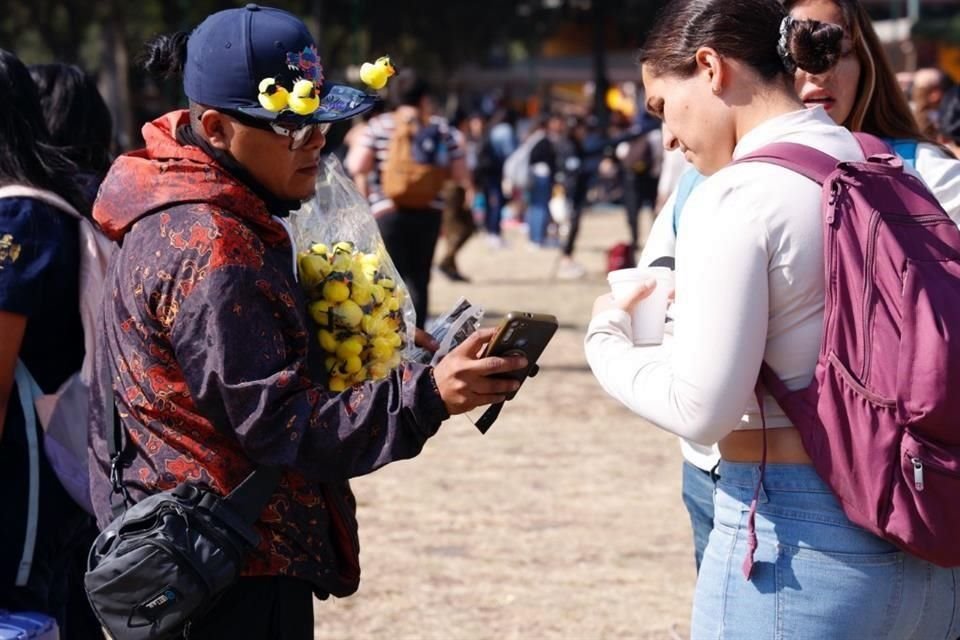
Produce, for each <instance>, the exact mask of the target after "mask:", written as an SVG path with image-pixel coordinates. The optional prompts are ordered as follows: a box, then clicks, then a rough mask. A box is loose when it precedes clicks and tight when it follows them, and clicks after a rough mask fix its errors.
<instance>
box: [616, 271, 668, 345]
mask: <svg viewBox="0 0 960 640" xmlns="http://www.w3.org/2000/svg"><path fill="white" fill-rule="evenodd" d="M650 278H654V279H656V281H657V286H656V288H654V290H653V291H652V292H651V293H650V295H649V296H648V297H646V298H644V299H643V300H641V301H640V302H638V303H637V304H636V306H634V308H633V313H632V314H631V315H630V323H631V325H632V327H633V344H636V345H650V344H660V343H661V342H663V330H664V327H665V326H666V319H667V302H668V301H667V298H668V297H669V295H670V292H671V291H672V290H673V270H671V269H669V268H668V267H637V268H634V269H618V270H616V271H611V272H610V273H609V274H607V282H609V283H610V289H611V290H612V291H613V297H614V299H616V300H628V299H629V298H630V297H631V296H632V295H633V293H634V292H635V291H636V290H637V287H638V286H640V284H641V283H642V282H643V281H645V280H648V279H650Z"/></svg>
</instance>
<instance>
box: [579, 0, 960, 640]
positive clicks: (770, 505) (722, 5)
mask: <svg viewBox="0 0 960 640" xmlns="http://www.w3.org/2000/svg"><path fill="white" fill-rule="evenodd" d="M781 33H782V34H783V35H782V40H781ZM778 43H779V45H778ZM848 46H849V42H848V41H845V38H844V33H843V29H842V28H841V27H840V26H838V25H836V24H824V23H820V22H816V21H812V20H803V19H798V20H795V21H793V20H791V19H790V17H789V16H788V15H787V13H786V11H785V9H784V7H783V5H782V4H781V3H780V2H779V1H778V0H738V1H737V2H735V3H731V2H727V1H726V0H674V1H672V2H670V3H669V4H668V5H667V7H666V8H665V9H664V10H663V12H662V13H661V15H660V17H659V18H658V20H657V22H656V24H655V26H654V27H653V29H652V31H651V34H650V36H649V38H648V40H647V42H646V45H645V48H644V50H643V52H642V53H641V56H640V61H641V63H642V74H643V79H644V86H645V88H646V91H647V104H646V106H647V108H648V109H649V110H650V111H651V113H653V114H654V115H657V116H659V117H661V118H662V119H663V120H664V122H665V124H666V125H667V126H668V128H669V131H670V134H669V136H668V137H666V138H665V146H666V147H667V148H676V147H679V148H682V149H684V151H685V154H686V156H687V158H688V159H690V160H691V162H692V163H693V164H694V166H695V167H696V168H697V169H698V170H699V171H700V172H701V173H704V174H706V175H709V176H710V178H709V179H708V180H706V181H705V182H704V183H703V184H702V185H700V186H699V187H698V188H697V190H696V191H694V192H693V194H692V195H691V197H690V200H689V201H688V203H687V206H686V208H685V210H684V218H683V220H682V223H681V228H680V236H679V237H680V242H679V244H678V249H679V252H678V255H677V273H676V276H677V299H676V303H675V305H674V307H675V310H674V324H675V329H674V332H673V337H672V339H670V340H668V341H667V342H665V343H664V344H662V345H658V346H646V347H635V346H634V345H633V341H632V337H631V320H630V315H629V314H628V313H627V311H626V310H628V309H630V307H631V305H630V304H629V303H625V304H622V305H618V304H617V303H615V302H614V301H613V300H612V297H611V296H610V295H606V296H602V297H600V298H598V300H597V302H596V304H595V307H594V316H593V319H592V321H591V324H590V327H589V329H588V332H587V337H586V352H587V358H588V361H589V363H590V366H591V369H592V370H593V372H594V375H595V376H596V377H597V379H598V381H599V382H600V383H601V385H602V386H603V387H604V389H605V390H606V391H607V392H608V393H610V394H611V395H612V396H613V397H615V398H617V399H618V400H620V401H621V402H622V403H623V404H625V405H626V406H627V407H628V408H630V409H631V410H633V411H634V412H636V413H637V414H638V415H640V416H641V417H643V418H645V419H646V420H649V421H651V422H652V423H654V424H655V425H657V426H659V427H660V428H662V429H665V430H667V431H670V432H672V433H674V434H677V435H680V436H683V437H685V438H688V439H691V440H693V441H695V442H698V443H700V444H704V445H709V444H711V443H713V442H719V443H720V451H721V454H722V460H721V462H720V469H719V472H720V473H719V481H718V484H717V487H716V491H715V494H714V495H715V497H714V507H715V514H714V520H715V523H714V525H713V530H712V532H711V533H710V538H709V542H708V544H707V547H706V551H705V554H704V557H703V564H702V565H701V568H700V573H699V577H698V580H697V588H696V594H695V597H694V607H693V616H692V630H691V637H692V638H693V639H694V640H700V639H701V638H738V639H741V638H742V639H748V638H758V639H759V638H769V637H773V636H776V635H778V634H784V633H789V634H791V635H792V636H794V637H797V638H810V639H813V638H848V637H850V638H853V637H870V638H890V639H891V640H892V639H896V640H906V639H911V638H915V639H917V640H919V639H927V638H955V637H956V636H957V635H958V634H960V618H958V617H957V616H956V611H957V610H958V608H960V592H958V591H957V590H956V588H955V586H956V584H957V581H958V580H960V570H957V569H945V568H942V567H939V566H936V565H933V564H932V563H930V562H926V561H923V560H920V559H919V558H918V557H916V556H914V555H912V554H909V553H906V552H904V551H902V550H900V549H898V548H897V547H895V546H894V545H892V544H891V543H890V542H888V541H887V540H884V539H881V538H879V537H877V536H875V535H874V534H872V533H870V532H868V531H867V530H866V529H863V528H861V527H859V526H857V525H855V524H853V522H851V521H850V519H849V518H848V517H847V516H846V515H845V513H844V511H843V509H842V507H841V505H840V503H839V502H838V500H837V498H836V497H835V496H834V493H833V490H832V488H831V486H830V485H828V484H827V483H826V482H825V479H824V478H821V477H820V476H819V475H818V474H817V472H816V471H815V469H814V467H813V466H812V465H811V459H810V457H809V456H808V454H807V452H806V450H805V449H804V447H803V444H802V442H801V438H800V434H799V432H798V431H797V429H796V427H795V426H794V425H793V424H792V422H791V421H790V419H789V418H788V417H787V416H786V414H785V413H784V412H783V410H782V409H781V408H780V407H779V406H778V405H777V403H775V402H770V401H769V400H770V398H769V394H768V393H767V392H763V393H758V394H757V398H759V402H762V403H763V404H762V405H761V404H758V403H757V401H755V400H753V399H752V398H753V396H754V391H755V389H756V383H757V379H758V376H759V373H760V367H761V362H766V363H768V364H769V365H770V367H771V368H772V369H773V370H774V371H776V372H778V375H779V376H781V378H782V379H783V380H784V381H785V383H786V385H787V386H788V388H790V389H800V388H805V387H806V386H807V385H808V384H809V383H810V381H811V379H812V377H813V373H814V367H815V365H816V362H817V359H818V355H819V351H820V343H821V334H822V330H823V321H824V305H825V302H824V301H825V296H826V293H825V291H826V290H825V276H824V267H823V265H824V246H823V244H824V239H823V229H822V225H823V221H822V217H823V212H822V211H821V203H822V191H821V188H820V186H819V185H818V184H816V183H815V182H814V181H811V180H809V179H808V178H806V177H804V176H803V175H801V174H799V173H796V172H794V171H792V170H788V169H786V168H784V167H781V166H778V165H775V164H771V163H767V162H743V163H734V164H731V160H738V159H741V158H744V157H746V156H748V155H749V154H751V153H753V152H757V151H760V150H761V149H763V148H765V147H768V145H771V144H774V143H779V142H792V143H795V144H802V145H805V146H809V147H812V148H814V149H817V150H820V151H821V152H823V153H826V154H828V155H830V156H832V157H834V158H836V159H837V160H838V161H855V162H860V161H863V160H864V153H863V151H862V150H861V148H860V145H859V144H858V142H857V141H856V140H855V139H854V137H853V136H852V135H851V133H850V132H849V131H847V130H845V129H844V128H842V127H838V126H836V124H835V123H834V121H833V120H832V119H831V117H830V116H829V115H828V114H827V113H826V112H825V110H824V109H823V107H822V106H818V107H815V108H812V109H807V108H804V104H803V102H801V101H800V99H798V97H797V94H796V92H795V91H794V90H793V88H792V87H791V86H790V80H791V75H792V72H793V70H794V67H797V68H800V69H804V70H807V71H809V72H811V73H823V72H824V71H825V70H827V69H829V68H831V67H832V65H833V64H834V63H836V61H837V60H838V59H843V57H844V54H845V50H844V48H845V47H848ZM798 248H799V249H801V250H798ZM649 291H650V287H649V286H648V287H646V288H645V289H642V290H641V291H639V292H638V293H639V294H641V295H642V294H643V293H645V292H646V293H649ZM708 355H709V358H708V359H707V360H704V358H705V357H706V356H708ZM761 424H765V426H766V428H765V429H761ZM761 460H763V461H764V462H761ZM758 465H765V471H764V472H763V474H764V475H763V476H762V477H763V480H762V484H759V483H760V475H759V472H758V469H757V467H758ZM758 491H759V492H760V494H759V495H758V494H757V493H756V492H758ZM751 504H753V505H754V507H755V508H756V511H755V512H754V511H753V510H752V509H751ZM754 513H755V515H756V520H755V523H756V527H755V529H754V528H753V526H752V524H753V522H754V520H753V517H752V515H753V514H754ZM748 514H751V517H748ZM754 549H755V550H756V563H755V564H754V563H753V558H754V554H753V550H754ZM741 567H742V569H743V571H742V572H741V570H740V569H741ZM745 578H746V579H745Z"/></svg>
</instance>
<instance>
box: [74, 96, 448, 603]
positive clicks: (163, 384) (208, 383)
mask: <svg viewBox="0 0 960 640" xmlns="http://www.w3.org/2000/svg"><path fill="white" fill-rule="evenodd" d="M187 122H188V115H187V112H185V111H178V112H174V113H170V114H167V115H166V116H164V117H163V118H160V119H158V120H156V121H154V122H152V123H150V124H148V125H146V126H145V127H144V129H143V133H144V139H145V140H146V149H143V150H140V151H136V152H133V153H129V154H126V155H124V156H122V157H121V158H119V159H118V160H117V161H116V163H115V164H114V165H113V167H112V168H111V170H110V173H109V174H108V175H107V177H106V179H105V181H104V182H103V185H102V187H101V190H100V194H99V198H98V200H97V203H96V206H95V209H94V216H95V218H96V219H97V221H98V222H99V223H100V225H101V226H102V227H103V229H104V230H105V231H106V232H107V233H108V235H110V236H111V237H112V238H114V239H116V240H118V241H120V242H122V248H121V250H120V252H119V255H118V257H117V259H116V261H115V263H114V264H113V267H112V269H111V273H110V276H109V280H108V283H107V294H106V296H105V299H104V319H103V328H104V332H103V334H102V335H101V338H102V339H103V340H104V343H103V344H104V346H105V347H106V351H103V353H109V371H110V373H111V376H112V378H113V380H114V391H115V397H116V402H117V407H118V410H119V412H120V415H121V419H122V422H123V425H124V427H126V433H127V438H128V440H129V442H130V444H129V445H128V446H129V447H131V448H132V463H131V464H130V466H128V467H126V468H125V469H124V471H123V480H124V484H125V485H126V487H127V488H128V489H129V490H130V492H131V494H132V497H133V499H134V500H137V499H142V498H143V497H144V496H145V495H148V494H151V493H155V492H157V491H161V490H165V489H170V488H172V487H174V486H176V485H177V484H178V483H180V482H184V481H190V482H195V483H200V484H203V485H205V486H208V487H210V488H211V489H213V490H215V491H217V492H218V493H221V494H226V493H228V492H229V491H230V490H231V489H232V488H233V487H234V486H235V485H237V484H238V483H239V482H240V481H241V480H243V478H245V477H246V476H247V475H248V474H249V473H250V472H251V470H252V469H253V468H254V466H255V465H257V464H266V465H281V466H283V467H284V468H285V473H284V475H283V479H282V481H281V483H280V486H279V487H278V489H277V491H276V492H275V494H274V496H273V499H272V501H271V503H270V504H269V506H268V507H267V508H266V509H265V510H264V512H263V514H262V515H261V518H260V521H259V523H258V528H259V531H260V534H261V538H262V540H261V544H260V546H259V547H258V548H257V549H256V551H255V552H254V553H252V554H251V557H249V559H248V563H247V566H246V570H245V574H246V575H289V576H295V577H298V578H303V579H305V580H309V581H311V582H312V583H313V584H314V585H315V587H316V590H317V592H318V593H319V594H321V595H323V594H333V595H336V596H345V595H349V594H350V593H353V592H354V591H355V590H356V589H357V585H358V583H359V579H360V568H359V560H358V552H359V547H358V543H357V523H356V519H355V514H356V503H355V501H354V498H353V495H352V494H351V492H350V487H349V484H348V482H347V479H348V478H351V477H354V476H359V475H363V474H365V473H369V472H371V471H373V470H374V469H377V468H378V467H380V466H383V465H385V464H387V463H389V462H392V461H394V460H400V459H404V458H411V457H413V456H415V455H417V454H418V453H419V452H420V450H421V449H422V447H423V444H424V442H425V441H426V440H427V438H429V437H430V436H432V435H433V434H434V433H435V432H436V431H437V429H438V428H439V426H440V423H441V421H442V420H444V419H445V418H446V417H447V413H446V410H445V408H444V405H443V402H442V400H441V399H440V395H439V392H438V391H437V388H436V384H435V382H434V380H433V374H432V371H431V370H430V369H428V368H425V367H422V366H404V367H401V368H400V369H398V370H397V371H395V372H394V374H393V375H392V376H391V377H389V378H388V379H386V380H383V381H381V382H377V383H368V384H366V385H363V386H359V387H355V388H353V389H351V390H349V391H346V392H344V393H341V394H333V393H330V392H328V391H326V390H325V385H324V384H323V382H324V380H323V379H317V378H313V377H311V376H312V375H313V374H317V375H318V376H322V375H325V374H323V373H318V372H323V371H324V369H323V367H322V366H320V365H321V359H322V354H320V353H317V352H316V350H315V349H314V348H313V346H312V344H313V342H314V341H313V340H311V335H312V333H313V332H312V330H311V327H310V325H309V320H308V319H307V316H306V312H305V301H304V298H303V296H302V294H301V292H300V289H299V286H298V285H297V283H296V281H295V280H294V276H293V271H292V259H291V247H290V241H289V238H288V236H287V233H286V231H285V230H284V228H283V226H282V225H281V224H279V223H278V222H277V221H276V220H275V219H274V218H273V217H272V215H271V214H270V212H269V211H268V209H267V206H266V203H265V202H264V201H263V200H262V199H261V198H259V197H257V196H256V195H255V194H254V192H253V191H251V190H250V189H249V188H248V187H247V186H245V185H244V184H243V183H242V182H241V181H239V180H237V179H236V178H235V177H233V176H232V175H231V174H230V173H229V172H228V171H227V170H225V169H224V168H223V167H222V166H221V165H220V164H218V163H217V162H215V161H214V160H213V159H212V158H211V157H210V156H209V155H207V154H206V153H204V152H203V151H202V150H201V149H199V148H198V147H194V146H191V145H181V144H180V143H178V142H177V140H176V134H175V132H176V131H177V129H178V128H179V127H181V126H183V125H185V124H187ZM102 422H103V421H102V420H95V425H94V428H93V432H92V434H91V440H90V446H91V449H92V454H93V456H94V458H95V464H93V465H92V470H91V479H92V482H93V490H92V491H93V498H94V505H95V507H96V510H97V515H98V520H99V523H100V525H101V526H103V525H105V524H106V523H107V522H109V521H110V519H111V518H112V514H111V510H110V481H109V454H108V446H107V441H106V438H108V437H111V434H107V433H104V431H105V429H104V426H103V424H102Z"/></svg>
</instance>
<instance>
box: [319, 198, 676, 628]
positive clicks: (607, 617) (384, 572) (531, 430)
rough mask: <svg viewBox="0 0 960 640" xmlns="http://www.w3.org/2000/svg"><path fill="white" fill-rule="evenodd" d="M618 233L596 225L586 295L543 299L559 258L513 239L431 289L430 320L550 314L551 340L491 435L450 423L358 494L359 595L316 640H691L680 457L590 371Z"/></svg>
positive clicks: (586, 251) (322, 620)
mask: <svg viewBox="0 0 960 640" xmlns="http://www.w3.org/2000/svg"><path fill="white" fill-rule="evenodd" d="M625 236H626V225H625V223H624V219H623V216H622V215H617V214H615V213H593V214H591V215H588V216H586V218H585V220H584V224H583V229H582V234H581V239H580V244H579V247H578V251H577V257H578V259H580V260H581V261H582V262H583V263H584V264H585V265H586V266H587V267H588V269H589V271H590V276H589V277H588V278H587V279H584V280H580V281H576V282H566V281H551V279H550V274H551V272H552V268H553V265H554V261H555V259H556V258H555V256H556V252H554V251H547V252H545V251H531V250H529V249H527V248H526V243H525V241H523V239H522V238H521V237H520V236H519V235H518V234H517V233H516V232H514V233H511V234H508V236H507V237H508V240H509V241H511V246H510V248H508V249H505V250H502V251H498V252H493V251H491V250H490V249H488V247H487V243H486V242H485V240H484V238H483V237H477V238H475V239H474V240H472V241H471V242H470V243H469V244H468V245H467V247H466V248H465V249H464V251H463V252H462V254H461V257H460V261H461V269H462V270H463V271H464V273H466V274H468V275H469V276H470V277H472V278H473V283H471V284H467V285H452V284H451V283H449V282H447V281H446V280H445V279H443V277H442V276H437V277H436V278H435V280H434V283H433V288H432V296H433V297H432V301H431V307H432V309H433V310H434V311H435V312H440V311H443V310H445V309H446V308H448V307H449V306H451V305H452V304H453V302H454V301H455V300H456V298H457V297H458V296H459V295H466V296H467V297H469V298H470V299H471V300H473V301H475V302H478V303H481V304H483V305H484V306H485V307H486V308H487V309H488V313H489V314H491V315H493V316H497V317H499V316H500V315H502V314H503V313H506V312H507V311H510V310H514V309H517V310H528V311H539V312H547V313H553V314H555V315H556V316H557V317H558V318H559V319H560V321H561V330H560V331H559V332H558V334H557V336H556V338H555V339H554V341H553V343H552V344H551V346H550V348H549V349H548V350H547V352H546V353H545V355H544V357H543V358H542V359H541V364H542V365H543V371H542V373H541V374H540V376H538V377H537V378H535V379H533V380H530V381H528V382H527V383H526V385H525V386H524V388H523V390H522V391H521V393H520V395H519V396H518V397H517V399H516V400H515V401H514V402H512V403H511V404H510V405H508V406H507V407H506V409H505V410H504V412H503V415H502V416H501V418H500V420H499V421H498V422H497V424H496V425H495V426H494V427H493V428H492V429H491V431H490V432H489V433H488V434H487V435H486V436H481V435H480V434H479V433H478V432H477V431H476V430H475V429H474V428H473V427H472V426H471V425H470V423H469V422H467V420H466V419H465V418H459V417H458V418H453V419H451V420H450V421H448V422H447V423H446V424H445V425H444V426H443V428H442V429H441V431H440V433H439V434H438V435H437V436H436V437H435V438H434V439H432V440H431V441H430V442H428V443H427V447H426V449H425V450H424V452H423V454H422V455H421V456H419V457H418V458H417V459H415V460H412V461H409V462H403V463H399V464H395V465H391V466H389V467H386V468H384V469H382V470H380V471H378V472H377V473H375V474H373V475H371V476H369V477H365V478H360V479H357V480H356V481H355V482H354V483H353V486H354V490H355V492H356V494H357V498H358V500H359V503H360V507H359V520H360V540H361V549H362V551H361V565H362V567H363V580H362V582H361V586H360V591H359V592H358V593H357V594H356V595H354V596H353V597H351V598H348V599H344V600H329V601H327V602H322V603H320V602H318V603H317V607H316V611H317V632H316V636H317V637H318V638H326V639H338V640H339V639H368V638H385V639H391V640H392V639H398V640H400V639H403V640H406V639H411V640H413V639H417V640H420V639H429V640H433V639H436V640H441V639H442V640H447V639H449V640H455V639H464V640H481V639H488V638H489V639H498V640H499V639H510V638H518V639H519V638H523V639H526V638H564V639H566V638H570V639H574V638H576V639H580V638H584V639H586V638H590V639H592V638H597V639H600V638H604V639H606V638H609V639H613V638H631V639H635V638H658V639H659V638H665V639H669V638H685V637H687V634H688V618H689V609H690V600H691V596H692V591H693V584H694V579H695V576H694V569H693V557H692V556H693V553H692V546H691V545H692V543H691V534H690V527H689V522H688V520H687V515H686V512H685V511H684V508H683V505H682V503H681V501H680V487H679V484H680V463H681V457H680V452H679V446H678V444H677V441H676V439H675V438H673V437H671V436H669V435H667V434H665V433H662V432H660V431H658V430H657V429H655V428H653V427H651V426H650V425H647V424H645V423H643V422H642V421H641V420H640V419H639V418H637V417H636V416H634V415H633V414H631V413H629V412H628V411H626V410H625V409H623V408H622V407H620V406H619V405H618V404H617V403H615V402H614V401H613V400H612V399H610V398H609V397H608V396H606V395H605V394H604V393H603V392H602V390H601V389H600V388H599V386H598V385H597V384H596V382H595V381H594V379H593V377H592V376H591V374H590V371H589V369H588V368H587V365H586V362H585V360H584V356H583V348H582V339H583V333H584V330H585V328H586V323H587V321H588V319H589V314H590V308H591V305H592V303H593V300H594V298H595V297H596V296H597V295H599V294H600V293H602V292H604V291H605V290H606V282H605V279H604V274H603V264H604V256H603V250H604V249H605V248H606V247H607V246H608V245H610V244H612V243H613V242H615V241H617V240H619V239H621V238H623V237H625Z"/></svg>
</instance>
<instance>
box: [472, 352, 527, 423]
mask: <svg viewBox="0 0 960 640" xmlns="http://www.w3.org/2000/svg"><path fill="white" fill-rule="evenodd" d="M538 373H540V365H538V364H533V365H531V366H530V371H529V373H527V377H528V378H532V377H534V376H536V375H537V374H538ZM502 410H503V403H502V402H498V403H496V404H492V405H490V406H489V407H487V410H486V411H484V412H483V415H482V416H480V418H479V419H477V421H476V422H474V423H473V425H474V426H475V427H476V428H477V429H479V430H480V433H483V434H486V433H487V431H489V430H490V427H492V426H493V423H494V422H496V421H497V418H499V417H500V412H501V411H502Z"/></svg>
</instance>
